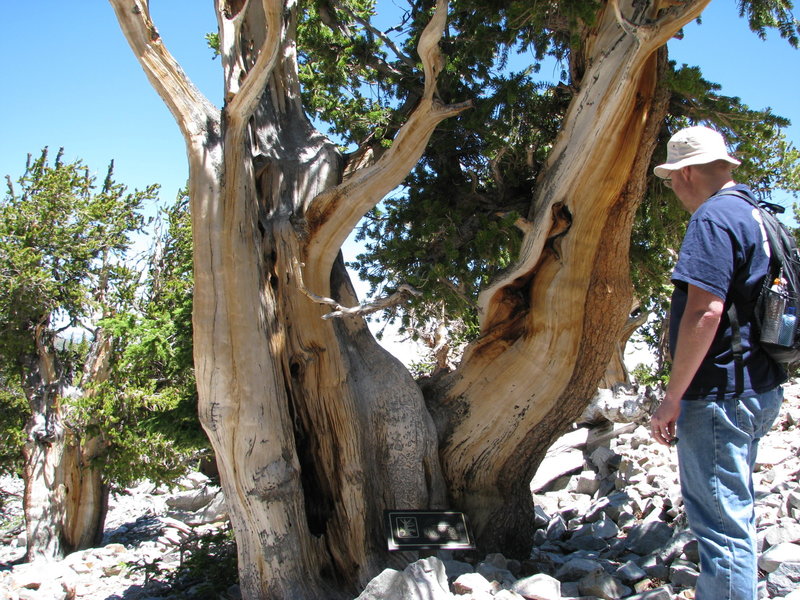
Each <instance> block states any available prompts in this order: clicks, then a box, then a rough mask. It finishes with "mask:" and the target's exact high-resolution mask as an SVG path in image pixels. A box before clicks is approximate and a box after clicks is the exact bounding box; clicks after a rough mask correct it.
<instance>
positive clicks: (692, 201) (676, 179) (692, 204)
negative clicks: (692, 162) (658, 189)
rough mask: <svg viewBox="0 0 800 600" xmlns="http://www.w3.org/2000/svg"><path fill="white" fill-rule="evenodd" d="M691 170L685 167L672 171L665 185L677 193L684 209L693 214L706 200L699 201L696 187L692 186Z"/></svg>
mask: <svg viewBox="0 0 800 600" xmlns="http://www.w3.org/2000/svg"><path fill="white" fill-rule="evenodd" d="M689 169H691V167H683V168H682V169H676V170H674V171H672V174H671V175H670V176H669V178H668V179H665V180H664V184H665V185H666V186H667V187H668V188H670V189H671V190H672V191H673V192H675V195H676V196H677V197H678V200H680V201H681V204H682V205H683V207H684V208H685V209H686V210H688V211H689V212H690V213H693V212H694V211H695V210H697V208H698V207H699V206H700V205H701V204H702V203H703V200H704V198H700V199H699V201H698V198H697V197H696V196H697V194H695V190H694V186H693V185H692V184H691V181H690V178H689V177H688V175H689V173H688V170H689Z"/></svg>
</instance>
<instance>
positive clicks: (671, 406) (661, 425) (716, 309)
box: [650, 284, 725, 444]
mask: <svg viewBox="0 0 800 600" xmlns="http://www.w3.org/2000/svg"><path fill="white" fill-rule="evenodd" d="M724 306H725V301H724V300H723V299H722V298H720V297H719V296H715V295H714V294H712V293H711V292H707V291H705V290H703V289H702V288H699V287H696V286H694V285H691V284H689V286H688V296H687V299H686V309H685V310H684V312H683V317H682V318H681V324H680V327H679V328H678V343H677V345H676V347H675V360H674V361H673V362H672V372H671V373H670V376H669V384H668V385H667V392H666V394H665V395H664V400H663V401H662V402H661V406H659V407H658V410H657V411H656V412H655V414H654V415H653V417H652V418H651V419H650V432H651V434H652V436H653V439H654V440H655V441H657V442H659V443H661V444H670V442H672V441H673V439H675V424H676V423H677V421H678V415H680V414H681V398H683V395H684V394H685V393H686V390H687V389H688V388H689V384H690V383H691V382H692V379H694V376H695V373H697V369H698V368H699V367H700V364H701V363H702V362H703V358H704V357H705V355H706V354H707V353H708V349H709V348H710V347H711V342H712V341H713V340H714V336H715V335H716V333H717V328H718V327H719V323H720V320H721V319H722V312H723V310H724Z"/></svg>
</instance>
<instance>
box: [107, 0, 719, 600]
mask: <svg viewBox="0 0 800 600" xmlns="http://www.w3.org/2000/svg"><path fill="white" fill-rule="evenodd" d="M110 2H111V4H112V5H113V7H114V10H115V12H116V14H117V18H118V20H119V22H120V25H121V27H122V30H123V32H124V34H125V36H126V37H127V39H128V41H129V43H130V45H131V48H132V49H133V52H134V53H135V55H136V56H137V57H138V59H139V61H140V63H141V64H142V66H143V68H144V70H145V73H146V74H147V76H148V78H149V79H150V81H151V83H152V84H153V86H154V88H155V89H156V90H157V91H158V93H159V94H160V95H161V96H162V98H163V99H164V101H165V103H166V104H167V106H168V107H169V108H170V110H171V111H172V113H173V115H174V116H175V118H176V121H177V122H178V124H179V126H180V128H181V130H182V132H183V134H184V137H185V139H186V144H187V153H188V157H189V165H190V195H191V200H192V223H193V234H194V259H195V298H194V311H195V312H194V335H195V341H194V347H195V364H196V377H197V384H198V391H199V397H200V415H201V419H202V422H203V425H204V427H205V429H206V431H207V433H208V435H209V438H210V439H211V442H212V444H213V446H214V449H215V452H216V456H217V460H218V463H219V469H220V476H221V480H222V484H223V488H224V491H225V494H226V498H227V501H228V504H229V509H230V514H231V519H232V522H233V526H234V530H235V532H236V537H237V541H238V547H239V569H240V576H241V583H242V590H243V594H244V597H245V598H248V599H255V598H286V599H288V598H292V599H300V598H331V597H336V596H337V595H338V594H339V593H342V594H343V595H347V594H351V595H352V594H353V593H354V592H355V591H356V590H357V588H358V586H360V585H363V584H364V583H365V582H366V580H367V579H368V578H369V577H371V576H373V575H374V574H375V573H376V572H377V571H378V569H379V568H381V567H382V566H384V565H385V563H386V562H387V561H389V557H388V556H387V554H386V552H385V550H384V544H385V542H384V537H383V532H382V529H381V512H382V510H383V509H386V508H425V507H436V506H444V505H445V504H449V505H452V506H454V507H456V508H460V509H463V510H466V511H467V512H468V513H469V516H470V519H471V522H472V523H473V525H474V526H475V529H476V532H477V534H478V539H479V541H480V542H481V544H482V546H483V548H484V549H487V548H500V549H503V550H506V549H507V548H508V546H507V544H513V545H514V546H515V547H517V548H521V547H527V546H529V544H530V539H529V537H527V536H526V535H525V533H526V532H527V531H529V529H530V526H531V521H532V519H531V518H530V511H529V508H530V506H529V505H530V502H531V500H530V493H529V490H528V489H527V488H528V482H529V481H530V479H531V477H530V476H531V474H532V472H533V470H534V469H535V466H536V463H537V462H538V459H540V458H541V457H542V456H543V455H544V452H545V450H546V449H547V446H548V445H549V442H550V441H551V440H552V439H553V437H554V436H556V435H557V434H558V433H559V431H560V429H561V428H563V427H564V426H565V425H566V424H567V423H569V422H570V421H571V420H572V419H574V418H575V417H577V416H578V415H579V414H580V412H581V410H582V408H583V407H584V406H585V404H586V403H587V402H588V400H589V399H590V398H591V396H592V394H593V391H594V388H595V386H596V384H597V381H598V380H599V379H600V377H601V376H602V374H603V370H604V368H605V367H606V365H607V364H608V360H609V357H610V355H611V352H612V350H613V346H614V344H615V342H616V341H617V339H618V334H619V332H620V329H621V327H622V325H623V324H624V322H625V319H626V317H627V308H628V307H629V306H630V284H629V281H628V273H627V261H626V256H627V252H628V234H629V232H630V227H631V222H632V219H633V214H634V211H635V207H636V204H637V202H638V200H639V198H640V197H641V192H642V189H641V188H642V185H643V181H644V176H645V169H646V165H647V163H648V161H649V157H650V154H651V152H652V143H653V140H654V139H655V132H656V131H657V129H658V127H659V126H660V121H661V118H662V117H663V114H664V110H665V109H664V106H663V98H659V95H658V89H657V85H656V84H657V74H658V68H659V67H658V65H659V60H662V59H663V56H662V57H659V54H658V52H657V50H658V48H659V47H661V46H663V44H664V43H665V42H666V40H667V39H668V38H669V37H670V36H671V35H673V34H674V33H675V32H676V31H677V30H678V29H679V27H680V26H681V25H682V24H684V23H686V22H687V21H689V20H690V19H691V18H693V17H694V16H696V15H697V14H699V13H700V11H701V9H702V7H703V6H704V5H705V4H706V2H705V1H697V2H686V3H682V4H681V6H680V7H673V8H670V9H668V10H665V11H660V12H659V11H658V10H657V8H655V7H654V6H653V5H654V4H656V3H655V2H632V1H629V2H623V3H622V6H618V5H617V2H616V1H612V2H609V3H608V4H606V5H604V8H603V9H602V10H601V13H600V15H599V19H598V22H597V24H596V26H595V27H594V28H593V29H592V30H591V31H589V32H587V35H586V36H585V39H584V43H583V46H582V48H583V50H582V52H583V54H582V56H580V57H578V59H577V60H578V62H580V63H581V64H584V65H586V67H585V72H584V74H583V77H582V78H581V80H580V88H579V91H578V93H577V94H576V97H575V100H574V102H573V105H572V108H571V109H570V111H569V114H568V115H567V117H566V119H565V122H564V131H563V133H562V135H561V137H560V138H559V141H558V143H557V145H556V147H555V148H554V150H553V153H552V158H551V160H550V162H549V164H548V167H547V171H546V173H545V174H544V176H543V179H542V180H541V184H540V186H539V188H538V192H537V195H536V198H535V199H534V202H533V207H532V209H531V212H530V215H529V221H530V231H529V232H528V234H527V235H526V236H525V245H524V249H523V253H522V255H521V257H520V259H519V261H518V264H517V266H516V267H515V269H513V270H512V272H511V273H510V274H508V275H507V276H506V277H505V278H504V279H503V280H502V281H499V282H497V283H496V284H495V285H493V286H492V287H491V288H490V289H489V290H487V291H486V292H485V294H484V295H483V298H482V310H483V335H482V337H481V339H480V340H478V341H477V342H476V343H475V344H473V345H472V346H471V347H470V349H469V350H468V352H467V354H466V356H465V358H464V360H463V363H462V365H461V367H460V368H459V369H458V370H457V371H456V372H454V373H453V374H451V375H449V376H447V377H445V378H440V379H438V380H437V381H436V382H435V383H434V384H432V385H431V386H429V387H428V389H427V390H426V395H427V400H428V402H429V403H430V406H431V407H432V408H433V413H434V416H435V422H436V425H437V426H438V429H439V431H438V435H439V436H440V437H439V439H440V440H441V445H440V447H439V449H438V452H439V453H438V455H437V431H436V428H435V426H434V419H432V418H431V417H430V415H429V413H428V411H427V410H426V407H425V405H424V403H423V398H422V394H421V392H420V390H419V389H418V387H417V386H416V384H415V383H414V382H413V381H412V379H411V378H410V376H409V375H408V373H407V372H406V371H405V370H404V369H403V367H402V366H401V365H400V363H399V362H397V361H396V360H394V359H393V358H392V357H390V356H388V355H387V354H386V353H385V352H384V351H382V350H381V349H380V348H379V347H378V346H377V345H376V343H375V341H374V340H373V339H372V337H371V336H370V334H369V333H368V331H367V329H366V327H365V325H364V323H363V322H362V321H361V320H360V319H348V320H326V319H324V318H323V317H325V315H326V314H327V313H328V312H329V308H328V307H327V304H329V303H336V302H338V303H341V304H343V305H346V304H348V303H351V302H354V301H355V299H354V296H353V294H352V290H351V289H350V286H349V281H348V279H347V276H346V274H345V272H344V268H343V265H342V262H341V260H340V258H339V248H340V246H341V244H342V243H343V241H344V240H345V239H346V237H347V236H348V234H349V233H350V232H351V231H352V229H353V228H354V227H355V226H356V224H357V222H358V221H359V219H360V218H361V217H362V216H363V215H364V214H366V213H367V211H368V210H369V209H371V208H372V207H373V206H375V204H376V203H377V202H379V201H380V200H381V199H382V198H383V196H384V195H385V194H386V193H388V192H389V191H390V190H391V189H393V188H394V187H395V186H396V185H398V184H399V183H400V182H401V181H402V180H403V179H404V177H405V176H406V175H407V173H408V172H409V170H410V169H411V168H412V167H413V166H414V164H415V163H416V161H417V160H418V159H419V157H420V156H421V153H422V151H423V149H424V147H425V144H426V143H427V141H428V138H429V136H430V134H431V132H432V131H433V129H434V128H435V127H436V125H437V124H438V123H439V122H440V121H442V120H443V119H445V118H447V117H449V116H451V115H455V114H457V113H458V112H459V111H460V110H463V109H464V108H466V106H464V105H459V106H443V105H442V104H441V103H440V102H438V101H437V100H436V95H435V82H436V76H437V75H438V73H439V71H440V69H441V57H440V56H439V53H438V47H437V42H438V40H439V38H440V36H441V34H442V31H443V28H444V19H445V13H446V8H447V7H446V3H445V2H443V1H441V0H440V1H439V2H437V9H436V14H435V16H434V17H433V19H432V21H431V23H430V25H429V26H428V28H427V29H426V31H425V33H424V34H423V35H422V37H421V40H420V44H419V53H420V57H421V59H422V64H423V66H424V69H425V93H424V96H423V98H422V100H421V101H420V102H419V104H418V106H417V108H416V109H415V111H414V112H413V114H412V115H411V116H410V118H409V120H408V122H407V123H406V124H405V126H404V127H403V128H402V129H401V130H400V132H399V134H398V135H397V137H396V138H395V140H394V142H393V144H392V147H391V149H390V150H388V151H387V152H386V153H385V154H383V155H382V156H381V157H380V158H379V159H376V160H374V161H369V160H364V161H361V162H359V163H358V164H356V163H355V162H354V161H351V162H348V158H347V157H344V156H342V155H341V154H340V153H339V152H338V151H337V149H336V148H335V146H334V145H333V144H331V143H330V142H329V141H328V140H327V139H326V138H325V137H323V136H322V135H320V134H319V133H318V132H316V131H315V130H314V129H313V127H312V126H311V125H310V123H309V122H308V120H307V118H306V116H305V114H304V113H303V110H302V106H301V105H300V95H299V84H298V80H297V64H296V60H297V59H296V54H295V52H296V51H295V22H296V11H297V10H298V8H297V4H296V2H295V1H294V0H287V1H286V2H280V1H277V0H250V1H247V0H235V1H234V0H217V15H218V20H219V31H220V49H221V56H222V66H223V69H224V81H225V96H224V97H225V106H224V107H223V108H222V109H221V110H220V109H217V108H216V107H214V106H212V105H211V104H210V103H209V102H208V101H207V100H206V99H205V98H204V97H203V96H202V95H201V94H200V93H199V92H198V91H197V89H196V88H195V87H194V86H193V85H192V84H191V82H190V81H188V79H187V78H186V76H185V74H184V73H183V72H182V71H181V69H180V68H179V66H178V65H177V64H176V62H175V61H174V59H173V58H172V57H171V55H170V54H169V52H168V51H167V49H166V48H165V47H164V46H163V44H162V43H161V40H160V38H159V36H158V32H157V30H156V28H155V26H154V24H153V23H152V22H151V21H150V16H149V12H148V5H147V2H146V1H145V0H110ZM362 158H363V157H362ZM330 298H333V300H331V299H330ZM445 486H446V488H445Z"/></svg>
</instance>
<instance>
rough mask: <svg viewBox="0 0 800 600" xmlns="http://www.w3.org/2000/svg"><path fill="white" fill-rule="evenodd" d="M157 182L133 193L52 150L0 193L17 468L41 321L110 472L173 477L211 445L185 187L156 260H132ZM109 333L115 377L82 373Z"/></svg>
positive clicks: (76, 416) (6, 384) (122, 480)
mask: <svg viewBox="0 0 800 600" xmlns="http://www.w3.org/2000/svg"><path fill="white" fill-rule="evenodd" d="M157 192H158V186H156V185H153V186H150V187H148V188H147V189H145V190H143V191H138V190H137V191H134V192H131V193H129V192H128V191H127V189H126V187H125V186H124V185H121V184H118V183H116V182H115V181H114V179H113V163H112V166H111V167H110V168H109V169H108V172H107V174H106V177H105V179H104V180H103V182H102V184H101V185H99V186H98V185H97V181H96V179H95V177H94V176H93V175H91V172H90V170H89V169H88V168H87V167H86V166H85V165H83V163H82V162H81V161H75V162H73V163H65V162H64V161H63V152H59V153H58V154H57V156H56V158H55V160H54V161H52V162H51V161H50V157H49V154H48V151H47V150H46V149H45V150H44V151H43V152H42V154H41V156H40V157H39V158H38V159H36V160H33V159H31V158H30V157H29V159H28V162H27V164H26V169H25V173H24V174H23V176H22V177H20V178H19V179H18V180H17V181H16V182H15V183H14V182H12V181H11V179H10V178H8V191H7V193H6V195H5V197H4V198H3V200H2V203H0V382H2V385H0V403H2V404H0V407H1V408H2V410H0V413H2V415H3V416H2V418H0V438H1V439H2V441H3V444H2V445H3V452H2V454H0V461H2V467H0V468H2V469H5V470H6V471H13V470H16V469H18V468H19V457H20V449H21V447H22V444H23V443H24V436H23V426H24V423H25V421H26V419H27V418H28V414H29V411H30V409H29V407H28V403H27V400H26V399H25V395H24V393H23V391H22V390H23V388H24V386H23V383H24V378H25V377H27V372H26V360H25V358H26V357H28V356H31V355H35V352H36V348H35V343H34V335H33V333H34V330H37V328H38V329H39V330H41V328H45V329H46V330H47V336H48V338H49V339H52V340H54V341H55V343H54V344H53V346H54V351H55V353H56V358H57V360H56V362H57V366H58V370H59V374H60V377H59V384H58V385H59V387H60V389H61V390H62V398H61V399H60V404H61V412H62V415H63V419H64V424H65V425H66V427H67V428H68V431H69V435H70V436H71V440H72V443H81V444H83V443H85V442H86V441H87V440H89V439H93V440H99V441H100V442H101V445H102V446H103V447H104V452H102V453H101V454H100V455H99V456H97V457H96V458H95V459H94V460H96V461H99V462H98V464H99V466H100V467H101V468H102V469H103V474H104V478H105V479H106V480H107V481H108V482H109V483H112V484H114V485H118V486H125V485H128V484H130V483H132V482H133V481H135V480H137V479H140V478H143V477H147V478H150V479H152V480H154V481H159V482H161V481H168V480H170V479H172V478H174V477H175V476H176V475H178V474H179V473H181V472H183V471H185V469H186V468H187V466H188V457H190V456H196V454H197V453H198V452H199V451H201V450H202V449H205V448H206V447H207V441H206V438H205V436H204V435H203V434H202V431H201V428H200V425H199V420H198V418H197V413H196V408H195V406H196V396H195V394H196V393H195V387H194V376H193V370H192V344H191V310H192V271H191V226H190V222H189V218H188V208H187V199H186V195H185V194H181V195H180V197H179V199H178V202H176V204H175V205H174V206H173V207H171V208H170V209H169V210H168V211H167V213H166V219H167V222H168V228H167V230H166V231H165V232H164V233H163V235H160V236H159V240H158V241H159V244H158V248H160V250H159V251H158V252H157V253H154V254H153V260H152V261H151V264H148V265H142V264H141V263H139V264H137V263H136V262H134V259H135V256H134V255H133V242H134V236H135V235H137V234H139V233H140V232H141V231H142V230H143V227H144V225H145V219H144V217H143V216H142V209H143V206H144V205H145V203H146V202H150V201H154V200H155V199H156V198H157ZM96 336H103V337H105V336H110V339H111V349H112V350H111V352H112V358H111V364H110V373H109V376H108V378H107V379H103V378H100V380H99V381H97V380H93V378H91V377H89V376H88V374H87V373H84V365H85V364H86V363H87V358H88V356H89V352H90V351H91V348H92V344H93V340H95V337H96Z"/></svg>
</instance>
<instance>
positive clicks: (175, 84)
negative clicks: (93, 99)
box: [109, 0, 219, 140]
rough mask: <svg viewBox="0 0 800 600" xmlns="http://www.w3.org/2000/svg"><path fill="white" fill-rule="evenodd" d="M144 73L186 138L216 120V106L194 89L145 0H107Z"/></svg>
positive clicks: (217, 114)
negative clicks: (169, 49) (155, 22)
mask: <svg viewBox="0 0 800 600" xmlns="http://www.w3.org/2000/svg"><path fill="white" fill-rule="evenodd" d="M109 2H110V3H111V6H112V8H113V9H114V13H115V14H116V16H117V21H118V22H119V25H120V28H121V29H122V33H123V35H125V39H127V40H128V44H129V45H130V47H131V50H133V53H134V55H135V56H136V58H137V59H138V60H139V64H141V65H142V69H144V72H145V75H146V76H147V78H148V80H150V83H151V85H152V86H153V88H154V89H155V90H156V92H157V93H158V95H159V96H161V98H162V99H163V100H164V103H165V104H166V105H167V107H168V108H169V110H170V112H171V113H172V115H173V117H174V118H175V120H176V121H177V123H178V126H179V127H180V128H181V131H182V132H183V135H184V137H185V138H186V139H187V140H189V139H191V138H192V137H194V136H195V135H197V134H198V133H202V132H203V131H205V129H206V128H207V123H208V121H209V120H212V121H214V122H218V121H219V110H218V109H217V108H216V107H215V106H214V105H213V104H211V102H210V101H209V100H208V99H207V98H206V97H205V96H204V95H203V94H202V93H201V92H200V91H199V90H198V89H197V87H196V86H195V85H194V84H193V83H192V81H191V80H190V79H189V77H188V76H187V75H186V73H184V72H183V69H181V67H180V65H179V64H178V62H177V61H176V60H175V58H174V57H173V56H172V54H170V52H169V51H168V50H167V48H166V47H165V46H164V44H163V42H162V41H161V36H160V35H159V33H158V30H157V29H156V27H155V25H154V24H153V21H152V20H151V19H150V10H149V5H148V2H147V1H146V0H109Z"/></svg>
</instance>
